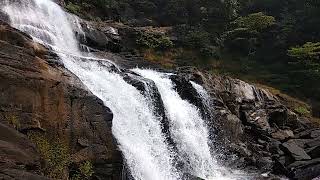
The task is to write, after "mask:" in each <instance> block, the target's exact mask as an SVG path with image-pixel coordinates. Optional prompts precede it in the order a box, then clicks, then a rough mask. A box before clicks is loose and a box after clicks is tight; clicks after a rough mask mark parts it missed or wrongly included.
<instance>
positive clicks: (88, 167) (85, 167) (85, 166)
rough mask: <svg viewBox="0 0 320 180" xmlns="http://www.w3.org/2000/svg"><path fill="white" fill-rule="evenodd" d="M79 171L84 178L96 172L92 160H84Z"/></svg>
mask: <svg viewBox="0 0 320 180" xmlns="http://www.w3.org/2000/svg"><path fill="white" fill-rule="evenodd" d="M79 171H80V173H81V175H82V176H83V177H84V178H86V179H88V178H90V177H91V176H92V174H93V173H94V171H93V166H92V163H91V162H90V161H85V162H83V163H82V164H81V165H80V167H79Z"/></svg>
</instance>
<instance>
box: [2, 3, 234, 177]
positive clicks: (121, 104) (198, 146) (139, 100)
mask: <svg viewBox="0 0 320 180" xmlns="http://www.w3.org/2000/svg"><path fill="white" fill-rule="evenodd" d="M0 9H1V10H2V11H3V12H5V13H7V14H8V15H9V17H10V23H11V25H12V26H13V27H15V28H17V29H19V30H21V31H23V32H26V33H27V34H29V35H30V36H32V37H33V39H34V40H35V41H37V42H39V43H42V44H44V45H46V46H47V47H49V48H51V49H53V50H54V51H55V52H56V53H57V54H58V55H59V57H60V59H61V61H62V62H63V63H64V66H65V67H66V68H67V69H68V70H70V71H71V72H73V73H74V74H75V75H76V76H77V77H79V79H80V80H81V81H82V82H83V83H84V84H85V85H86V86H87V88H88V89H89V90H90V91H91V92H92V93H93V94H94V95H96V96H97V97H98V98H100V99H101V100H102V101H103V102H104V104H105V105H106V106H107V107H109V108H110V109H111V110H112V112H113V114H114V119H113V126H112V132H113V135H114V136H115V138H116V140H117V142H118V144H119V148H120V149H121V151H122V153H123V155H124V158H125V161H126V164H127V166H128V169H129V170H130V174H131V175H132V177H133V178H134V179H137V180H140V179H141V180H142V179H144V180H151V179H152V180H171V179H172V180H174V179H182V177H183V174H184V173H188V174H191V175H194V176H197V177H201V178H206V179H235V178H231V177H232V176H231V175H230V173H229V171H227V170H226V169H225V168H224V167H222V166H220V165H218V163H217V161H216V160H215V158H214V153H213V152H212V151H211V149H210V146H209V144H210V143H209V133H208V129H207V126H206V123H205V121H204V119H203V118H202V117H201V114H200V111H199V110H198V108H197V107H196V106H194V105H192V104H190V103H189V102H188V101H185V100H183V99H182V98H181V97H180V96H179V94H178V92H177V91H176V90H175V89H174V87H173V83H172V81H171V80H170V78H169V75H168V74H165V73H159V72H157V71H154V70H143V69H134V70H133V71H134V72H136V73H138V74H140V75H141V76H143V77H144V78H146V79H149V80H152V81H153V82H154V83H155V85H156V87H157V88H158V90H159V92H160V95H161V98H162V101H163V104H164V108H165V115H166V116H167V119H168V122H169V131H170V135H171V136H172V139H173V141H174V143H175V145H176V147H177V148H176V149H177V150H176V151H177V152H176V151H173V150H172V149H171V148H170V146H169V145H168V142H167V140H166V137H165V136H166V135H165V134H164V133H163V131H162V128H163V127H162V125H161V120H162V119H161V118H163V117H160V116H159V115H158V114H157V113H156V112H154V111H155V108H154V107H153V106H154V103H156V102H154V101H153V99H151V98H150V97H146V96H145V95H144V94H143V93H142V92H141V91H139V90H138V89H137V88H135V87H134V86H132V85H130V84H129V83H127V82H126V81H125V80H124V79H123V77H122V76H121V70H120V69H119V68H117V67H116V65H114V64H113V63H112V62H110V61H108V60H106V59H98V58H96V57H94V56H92V55H90V54H89V53H87V52H89V50H88V51H87V52H82V51H81V50H80V45H79V42H78V40H77V38H76V36H75V32H74V29H73V28H74V27H76V28H78V30H77V31H78V32H81V25H80V23H79V19H78V17H76V16H73V15H69V14H67V13H66V12H64V11H63V9H62V8H61V7H60V6H59V5H57V4H56V3H54V2H53V1H51V0H21V1H17V0H15V1H9V0H6V1H4V2H2V4H1V3H0ZM74 24H75V26H74ZM114 67H116V70H114ZM141 81H143V78H141ZM145 85H146V86H148V84H147V83H145ZM194 87H195V89H197V91H198V93H203V94H205V90H204V89H203V88H202V89H201V86H199V85H197V86H195V85H194ZM147 90H151V88H150V89H148V88H147ZM174 157H178V159H179V160H180V161H181V162H182V167H176V162H174V161H175V160H174Z"/></svg>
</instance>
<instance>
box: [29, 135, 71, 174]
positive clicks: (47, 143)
mask: <svg viewBox="0 0 320 180" xmlns="http://www.w3.org/2000/svg"><path fill="white" fill-rule="evenodd" d="M28 137H29V139H30V140H31V141H32V142H33V143H35V144H36V146H37V149H38V151H39V153H40V154H41V156H42V158H43V160H44V161H45V169H44V171H45V175H46V176H48V177H50V178H57V179H61V178H63V175H64V171H65V170H66V168H67V167H68V165H69V163H70V160H69V156H70V155H69V150H68V147H67V145H65V143H64V142H62V141H61V140H59V139H57V138H54V139H49V138H48V137H46V136H45V135H44V134H42V133H39V132H29V133H28Z"/></svg>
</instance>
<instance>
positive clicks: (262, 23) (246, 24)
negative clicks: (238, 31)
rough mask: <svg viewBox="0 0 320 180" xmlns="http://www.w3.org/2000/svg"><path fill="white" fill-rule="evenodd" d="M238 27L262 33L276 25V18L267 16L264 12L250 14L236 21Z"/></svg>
mask: <svg viewBox="0 0 320 180" xmlns="http://www.w3.org/2000/svg"><path fill="white" fill-rule="evenodd" d="M234 23H235V24H236V25H237V26H238V27H242V28H248V29H250V30H256V31H262V30H264V29H266V28H268V27H271V26H272V25H274V24H275V18H274V17H272V16H267V15H265V14H263V13H262V12H258V13H253V14H249V15H248V16H246V17H239V18H238V19H236V20H235V21H234Z"/></svg>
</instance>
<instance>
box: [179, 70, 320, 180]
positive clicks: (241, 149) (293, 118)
mask: <svg viewBox="0 0 320 180" xmlns="http://www.w3.org/2000/svg"><path fill="white" fill-rule="evenodd" d="M178 71H179V72H180V73H179V76H180V77H183V79H184V80H180V81H179V82H182V81H185V82H187V81H189V80H192V81H195V82H198V83H199V84H202V85H203V86H204V87H205V88H206V89H207V91H208V92H209V93H210V96H211V99H210V105H209V108H211V110H210V113H211V114H212V117H213V118H212V119H209V121H208V124H209V125H210V126H211V128H210V129H211V131H213V133H214V137H215V138H216V140H217V141H218V142H217V143H219V146H222V147H225V149H224V150H223V151H224V153H225V152H229V155H228V153H227V155H226V159H228V160H227V161H226V162H227V163H229V164H231V165H233V166H236V167H238V168H239V167H240V168H241V167H242V168H245V169H247V170H248V169H255V170H258V171H261V172H273V173H275V174H278V175H285V176H287V177H290V178H292V179H312V178H315V177H317V176H319V175H320V169H319V167H320V163H319V160H318V159H319V158H320V154H319V149H320V148H319V145H320V136H319V131H320V130H319V128H318V127H319V126H318V125H316V124H313V123H312V122H310V121H309V120H308V119H307V118H305V117H303V116H299V115H297V114H295V113H294V112H293V110H292V109H290V108H288V107H287V106H284V105H283V100H280V98H278V97H277V95H274V94H272V93H270V92H269V91H267V90H264V89H261V88H258V87H256V86H253V85H251V84H248V83H246V82H243V81H241V80H237V79H232V78H230V77H223V76H216V75H211V74H206V73H201V72H199V71H197V70H195V69H190V68H187V69H183V68H182V69H179V70H178ZM184 91H187V92H189V93H190V92H192V89H190V88H189V89H188V88H187V89H185V90H184ZM188 100H189V101H190V102H192V103H194V104H195V105H197V104H199V100H197V99H196V98H193V99H192V98H190V96H189V98H188ZM198 107H199V105H198ZM235 154H236V155H237V158H235V159H234V156H233V155H235ZM232 158H233V159H234V160H231V159H232Z"/></svg>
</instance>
